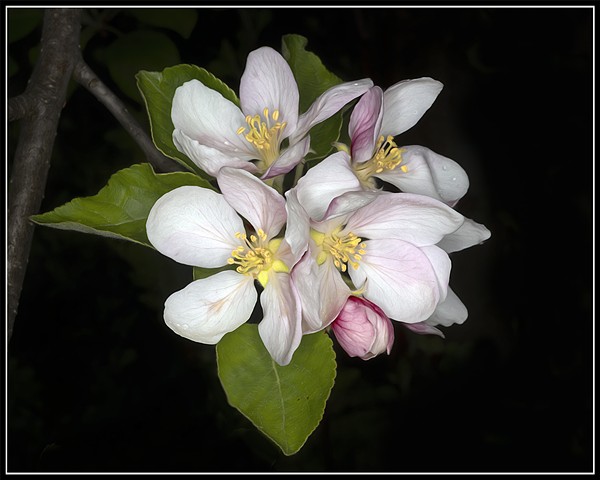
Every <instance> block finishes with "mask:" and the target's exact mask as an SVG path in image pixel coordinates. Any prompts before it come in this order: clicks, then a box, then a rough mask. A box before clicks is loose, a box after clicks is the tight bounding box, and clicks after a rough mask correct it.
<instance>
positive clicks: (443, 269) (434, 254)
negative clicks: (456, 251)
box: [421, 245, 452, 302]
mask: <svg viewBox="0 0 600 480" xmlns="http://www.w3.org/2000/svg"><path fill="white" fill-rule="evenodd" d="M421 251H422V252H423V253H424V254H425V255H426V256H427V258H428V259H429V263H431V266H432V267H433V271H434V272H435V277H436V278H437V281H438V286H439V289H440V299H439V301H440V302H442V301H444V300H445V299H446V294H447V292H448V282H449V281H450V270H451V268H452V262H451V261H450V257H449V256H448V254H447V253H446V252H444V250H442V249H441V248H439V247H436V246H435V245H430V246H427V247H421Z"/></svg>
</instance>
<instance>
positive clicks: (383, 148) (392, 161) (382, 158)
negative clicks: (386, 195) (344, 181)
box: [354, 135, 408, 187]
mask: <svg viewBox="0 0 600 480" xmlns="http://www.w3.org/2000/svg"><path fill="white" fill-rule="evenodd" d="M402 151H403V150H402V149H401V148H398V146H397V145H396V142H394V137H392V136H391V135H388V136H387V138H384V137H383V135H381V136H380V137H379V138H378V139H377V144H376V145H375V155H373V157H371V159H370V160H367V161H366V162H363V163H359V164H357V165H355V167H354V172H355V173H356V176H357V177H358V178H359V179H360V180H361V182H362V183H363V184H365V185H367V186H369V187H371V186H374V185H372V183H373V181H372V180H371V176H372V175H374V174H377V173H383V172H384V171H392V170H394V169H396V167H398V166H400V170H402V172H404V173H406V172H407V171H408V168H407V167H406V165H400V164H401V163H402Z"/></svg>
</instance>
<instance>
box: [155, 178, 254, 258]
mask: <svg viewBox="0 0 600 480" xmlns="http://www.w3.org/2000/svg"><path fill="white" fill-rule="evenodd" d="M243 231H244V224H243V222H242V219H241V218H240V217H239V216H238V214H237V213H236V212H235V210H234V209H233V208H231V206H230V205H229V204H228V203H227V202H226V201H225V198H223V195H221V194H218V193H216V192H213V191H212V190H208V189H206V188H201V187H194V186H184V187H179V188H176V189H175V190H171V191H170V192H168V193H166V194H165V195H163V196H162V197H160V198H159V199H158V201H157V202H156V203H155V204H154V206H153V207H152V209H151V210H150V213H149V215H148V220H147V221H146V232H147V234H148V240H150V243H152V245H153V246H154V248H156V249H157V250H158V251H159V252H160V253H162V254H163V255H166V256H167V257H169V258H172V259H173V260H175V261H176V262H179V263H183V264H184V265H192V266H195V267H205V268H214V267H222V266H223V265H225V264H226V263H227V259H228V258H229V257H230V256H231V252H232V250H233V249H235V248H236V247H237V246H238V245H239V244H240V242H239V240H238V239H237V238H235V234H236V232H243Z"/></svg>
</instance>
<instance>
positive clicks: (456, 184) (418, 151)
mask: <svg viewBox="0 0 600 480" xmlns="http://www.w3.org/2000/svg"><path fill="white" fill-rule="evenodd" d="M441 89H442V84H441V83H440V82H438V81H436V80H433V79H431V78H427V77H425V78H419V79H416V80H405V81H402V82H399V83H396V84H395V85H393V86H392V87H390V88H388V89H387V90H386V91H385V92H383V91H382V90H381V88H379V87H372V88H371V89H370V90H369V91H368V92H367V93H365V94H364V95H363V96H362V97H361V98H360V100H359V101H358V103H357V104H356V106H355V107H354V109H353V111H352V114H351V116H350V123H349V126H348V133H349V135H350V140H351V144H350V149H348V148H347V147H346V146H345V145H341V144H339V145H338V148H339V149H341V150H343V151H345V152H346V153H347V154H348V155H346V156H339V155H337V154H334V155H331V156H330V157H328V158H326V159H325V160H323V161H322V162H321V163H320V164H319V165H317V166H316V167H314V168H311V169H310V170H309V171H308V172H307V173H306V176H307V177H308V178H309V180H310V181H311V182H313V183H316V184H318V185H322V184H326V185H325V186H324V189H325V190H326V191H327V198H324V199H323V201H324V203H325V204H326V205H328V204H329V202H330V201H331V200H333V199H334V198H335V197H336V196H339V195H341V194H343V193H344V192H347V191H359V190H376V189H377V187H378V185H377V183H376V181H375V179H380V180H384V181H386V182H388V183H390V184H392V185H394V186H396V187H397V188H398V189H399V190H401V191H403V192H407V193H417V194H420V195H427V196H429V197H432V198H435V199H437V200H440V201H442V202H444V203H446V204H448V205H450V206H455V205H456V203H457V202H458V201H459V200H460V199H461V198H462V197H463V196H464V194H465V193H466V192H467V190H468V188H469V178H468V176H467V174H466V172H465V171H464V170H463V168H462V167H461V166H460V165H459V164H458V163H456V162H455V161H454V160H452V159H450V158H447V157H444V156H443V155H440V154H438V153H436V152H434V151H432V150H430V149H428V148H426V147H422V146H419V145H409V146H403V147H399V146H398V145H397V144H396V140H395V139H394V137H396V136H398V135H400V134H401V133H403V132H405V131H407V130H408V129H410V128H411V127H413V126H414V125H415V124H416V123H417V122H418V121H419V119H420V118H421V117H422V116H423V115H424V114H425V112H426V111H427V110H428V109H429V107H431V105H432V104H433V102H434V101H435V99H436V97H437V95H438V94H439V93H440V91H441ZM325 171H326V172H327V178H335V179H337V181H336V182H335V185H331V184H330V183H327V180H325V179H324V177H323V175H324V172H325Z"/></svg>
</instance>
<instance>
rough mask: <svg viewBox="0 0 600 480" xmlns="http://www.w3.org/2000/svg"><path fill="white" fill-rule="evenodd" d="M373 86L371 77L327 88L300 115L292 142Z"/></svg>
mask: <svg viewBox="0 0 600 480" xmlns="http://www.w3.org/2000/svg"><path fill="white" fill-rule="evenodd" d="M372 86H373V81H372V80H371V79H370V78H363V79H362V80H357V81H354V82H346V83H341V84H339V85H335V86H333V87H331V88H329V89H327V90H325V91H324V92H323V93H322V94H321V95H319V96H318V97H317V98H316V100H315V101H314V102H313V103H312V105H311V106H310V107H309V108H308V110H307V111H306V112H304V113H303V114H302V115H300V118H299V119H298V127H297V128H296V131H295V132H294V133H293V135H292V136H291V137H290V143H295V142H297V141H298V140H299V139H301V138H302V137H304V136H305V135H306V134H307V133H308V132H309V131H310V129H311V128H312V127H314V126H315V125H316V124H317V123H320V122H322V121H323V120H327V119H328V118H329V117H331V116H332V115H334V114H336V113H337V112H339V111H340V110H341V109H342V107H343V106H344V105H346V104H347V103H348V102H350V101H352V100H354V99H355V98H357V97H360V96H361V95H362V94H364V93H365V92H366V91H367V90H369V88H371V87H372Z"/></svg>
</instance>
